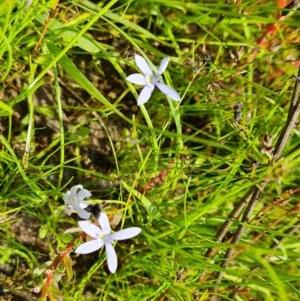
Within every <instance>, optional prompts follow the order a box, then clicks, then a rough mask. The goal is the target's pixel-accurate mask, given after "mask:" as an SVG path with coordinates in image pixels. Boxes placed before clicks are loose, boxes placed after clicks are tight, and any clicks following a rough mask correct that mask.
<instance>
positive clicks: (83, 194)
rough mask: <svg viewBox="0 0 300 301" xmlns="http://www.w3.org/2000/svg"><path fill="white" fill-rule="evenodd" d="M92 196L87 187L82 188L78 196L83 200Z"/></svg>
mask: <svg viewBox="0 0 300 301" xmlns="http://www.w3.org/2000/svg"><path fill="white" fill-rule="evenodd" d="M91 196H92V194H91V193H90V192H89V191H88V190H86V189H82V190H80V191H79V192H78V193H77V198H78V199H79V200H80V201H82V200H83V199H85V198H90V197H91Z"/></svg>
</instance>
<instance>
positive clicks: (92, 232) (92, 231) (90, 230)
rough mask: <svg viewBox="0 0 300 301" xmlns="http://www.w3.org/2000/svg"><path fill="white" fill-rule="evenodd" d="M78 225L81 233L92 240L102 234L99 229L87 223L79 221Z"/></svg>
mask: <svg viewBox="0 0 300 301" xmlns="http://www.w3.org/2000/svg"><path fill="white" fill-rule="evenodd" d="M78 225H79V227H80V228H81V230H82V231H83V232H85V233H86V234H87V235H89V236H91V237H93V238H96V237H98V236H99V235H100V233H101V232H102V231H101V229H100V228H99V227H97V226H96V225H94V224H92V223H91V222H89V221H79V222H78Z"/></svg>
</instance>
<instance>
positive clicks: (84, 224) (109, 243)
mask: <svg viewBox="0 0 300 301" xmlns="http://www.w3.org/2000/svg"><path fill="white" fill-rule="evenodd" d="M98 221H99V225H100V227H98V226H96V225H94V224H92V223H91V222H89V221H79V222H78V224H79V227H80V228H81V229H82V231H84V232H85V233H86V234H88V235H89V236H91V237H92V238H93V239H92V240H90V241H88V242H85V243H83V244H82V245H80V246H79V247H78V248H77V249H76V250H75V252H76V253H78V254H88V253H92V252H94V251H97V250H98V249H100V248H102V247H103V246H105V251H106V256H107V264H108V269H109V271H110V272H111V273H115V271H116V270H117V266H118V258H117V254H116V251H115V249H114V247H113V243H114V241H115V240H124V239H128V238H132V237H134V236H136V235H138V234H139V233H140V232H141V231H142V229H140V228H138V227H132V228H128V229H123V230H120V231H118V232H115V233H111V228H110V224H109V220H108V217H107V215H106V213H104V212H101V213H100V215H99V218H98Z"/></svg>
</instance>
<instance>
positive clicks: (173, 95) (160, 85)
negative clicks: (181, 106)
mask: <svg viewBox="0 0 300 301" xmlns="http://www.w3.org/2000/svg"><path fill="white" fill-rule="evenodd" d="M155 86H156V87H157V88H158V89H159V90H160V91H161V92H162V93H164V94H165V95H166V96H168V97H170V98H171V99H173V100H176V101H180V100H181V98H180V95H179V94H178V93H177V92H176V91H175V90H174V89H173V88H171V87H169V86H167V85H165V84H164V83H160V82H157V83H156V84H155Z"/></svg>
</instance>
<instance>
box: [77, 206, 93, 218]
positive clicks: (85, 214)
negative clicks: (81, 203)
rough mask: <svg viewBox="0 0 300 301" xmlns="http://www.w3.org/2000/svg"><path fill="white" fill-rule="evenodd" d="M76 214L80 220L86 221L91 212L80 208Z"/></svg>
mask: <svg viewBox="0 0 300 301" xmlns="http://www.w3.org/2000/svg"><path fill="white" fill-rule="evenodd" d="M77 214H78V215H79V217H80V218H83V219H88V218H90V216H91V212H87V211H85V210H84V209H81V208H79V209H78V211H77Z"/></svg>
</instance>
